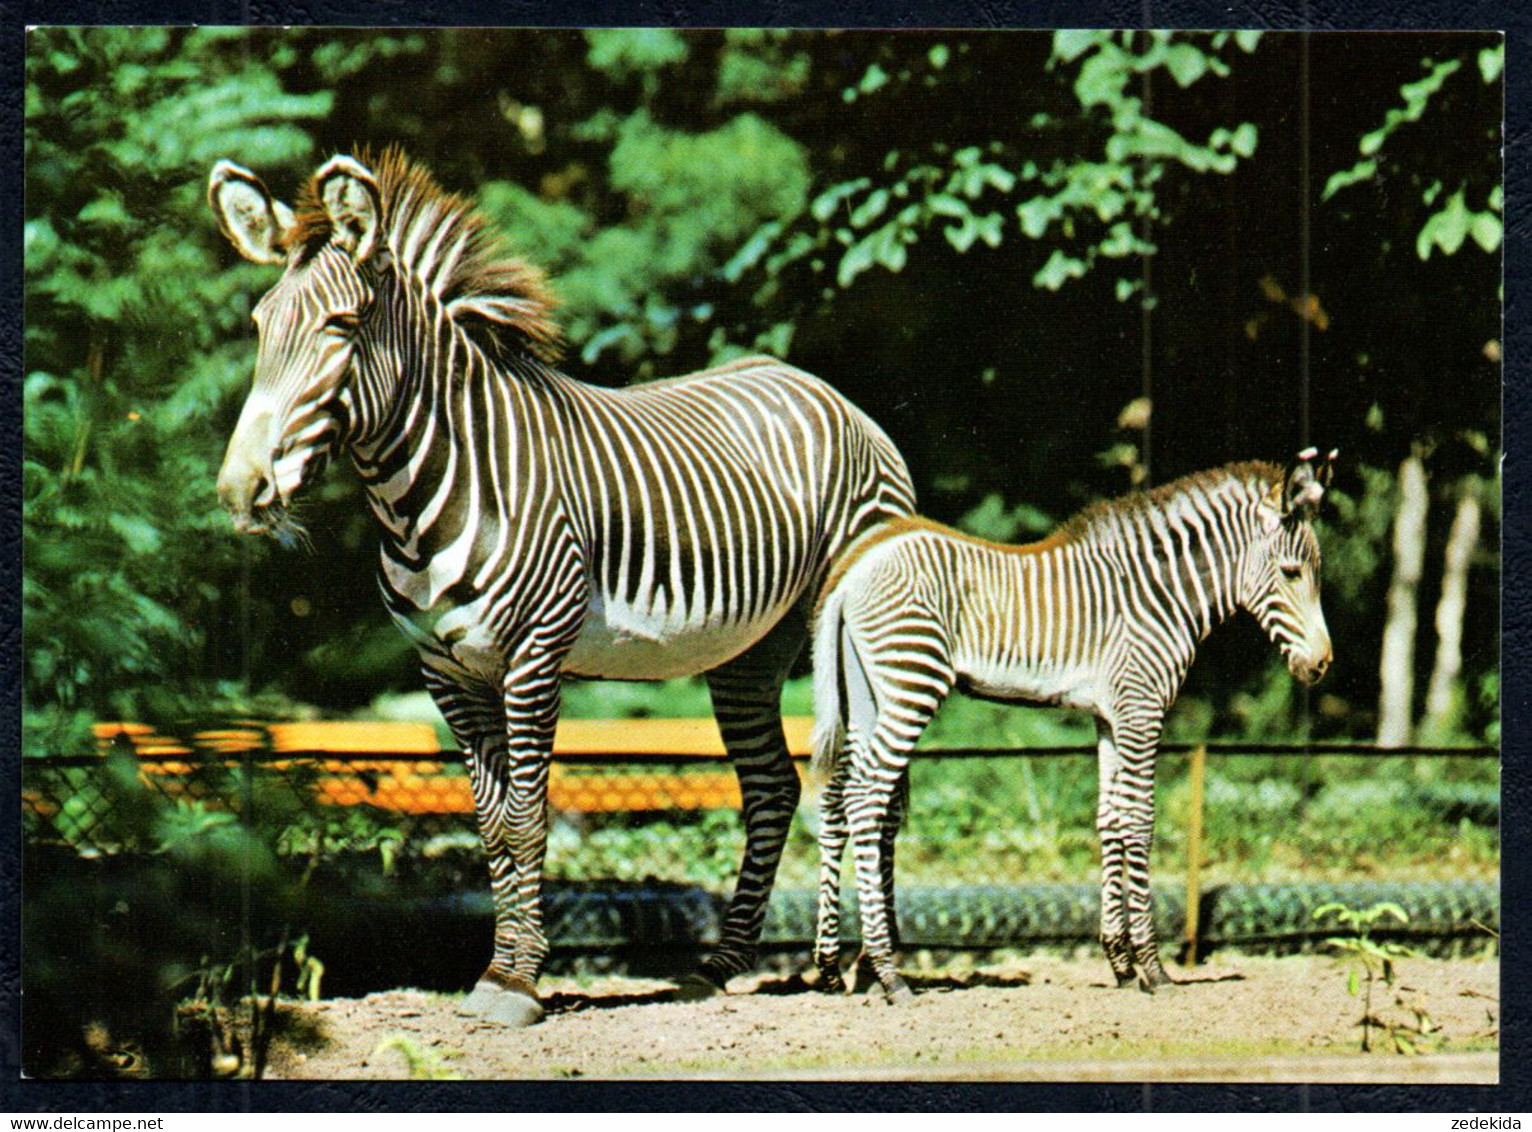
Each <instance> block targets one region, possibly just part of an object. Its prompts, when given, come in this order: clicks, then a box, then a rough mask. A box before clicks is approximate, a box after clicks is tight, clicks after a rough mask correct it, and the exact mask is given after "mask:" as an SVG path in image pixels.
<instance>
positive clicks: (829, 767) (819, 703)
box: [812, 586, 846, 784]
mask: <svg viewBox="0 0 1532 1132" xmlns="http://www.w3.org/2000/svg"><path fill="white" fill-rule="evenodd" d="M845 606H846V589H845V587H844V586H836V587H835V588H834V589H832V590H831V591H830V592H829V593H828V594H826V595H825V598H824V600H823V601H822V602H820V605H819V611H818V614H817V615H816V616H815V619H814V737H813V749H814V762H813V767H812V773H813V776H814V778H815V780H817V781H818V782H820V783H821V784H822V783H824V782H827V781H829V778H830V774H831V773H832V772H833V771H834V770H835V764H836V763H837V762H838V761H839V760H840V754H841V748H842V747H843V746H844V745H845V742H846V705H845V704H843V703H842V702H841V688H842V684H843V681H844V676H843V674H842V670H841V664H842V661H843V660H844V658H843V657H842V655H841V636H842V631H843V628H844V621H843V617H844V611H845Z"/></svg>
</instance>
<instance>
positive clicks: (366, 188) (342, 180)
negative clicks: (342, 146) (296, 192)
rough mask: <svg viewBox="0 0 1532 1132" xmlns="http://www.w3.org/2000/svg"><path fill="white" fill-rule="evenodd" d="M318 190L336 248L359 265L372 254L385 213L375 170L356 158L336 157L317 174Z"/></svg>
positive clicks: (316, 186) (327, 162)
mask: <svg viewBox="0 0 1532 1132" xmlns="http://www.w3.org/2000/svg"><path fill="white" fill-rule="evenodd" d="M314 189H315V191H316V192H317V193H318V195H319V200H320V203H321V204H322V205H323V206H324V210H325V215H326V216H328V217H329V219H330V229H331V231H332V232H333V233H334V234H333V235H332V236H331V240H332V241H333V242H334V243H335V245H336V246H337V247H340V248H343V249H344V250H345V251H347V252H350V253H351V258H352V259H354V260H355V261H356V262H357V263H361V262H362V261H363V260H365V259H367V258H368V257H369V256H370V255H372V253H373V251H374V250H376V248H377V246H378V229H379V225H380V223H381V220H382V214H383V205H382V198H381V197H380V196H379V194H378V181H377V178H376V177H374V176H373V175H372V171H371V170H370V169H368V168H367V167H366V166H365V165H363V164H362V163H361V162H360V161H357V160H356V159H355V158H353V157H345V156H339V157H332V158H330V160H329V161H326V162H325V163H324V165H323V166H321V167H320V170H319V172H317V173H315V174H314Z"/></svg>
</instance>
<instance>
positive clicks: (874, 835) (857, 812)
mask: <svg viewBox="0 0 1532 1132" xmlns="http://www.w3.org/2000/svg"><path fill="white" fill-rule="evenodd" d="M892 758H893V757H892V756H886V757H885V758H883V759H880V760H878V763H879V765H877V766H865V765H863V766H857V767H853V769H852V775H851V781H850V782H849V783H848V784H847V786H846V817H847V822H848V824H849V826H850V829H851V847H852V852H853V853H854V854H855V857H856V890H857V900H858V902H859V904H860V906H861V914H862V955H861V958H860V959H859V960H858V961H857V964H858V975H859V976H863V975H865V974H871V975H872V976H873V977H874V978H876V979H877V981H878V985H880V986H881V987H882V988H883V993H884V994H885V995H886V996H887V997H888V1000H889V1001H890V1002H894V1003H903V1002H908V1001H910V1000H912V999H913V998H914V997H915V994H914V992H913V991H912V990H910V988H909V984H907V983H906V982H905V981H904V979H903V978H902V977H901V976H900V974H899V971H898V969H897V968H896V967H895V966H894V951H893V946H892V940H891V937H890V934H889V918H888V911H889V910H888V906H887V904H886V902H885V901H884V892H883V881H884V874H883V864H882V861H883V843H884V837H885V827H886V826H887V825H888V823H889V820H890V817H891V814H890V803H891V800H892V797H893V795H894V794H895V793H896V792H897V790H898V778H899V776H900V775H901V774H902V769H903V768H900V767H897V766H893V765H890V763H891V762H892ZM858 981H859V982H860V978H859V980H858Z"/></svg>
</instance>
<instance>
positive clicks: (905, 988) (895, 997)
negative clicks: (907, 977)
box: [883, 979, 915, 1006]
mask: <svg viewBox="0 0 1532 1132" xmlns="http://www.w3.org/2000/svg"><path fill="white" fill-rule="evenodd" d="M883 993H884V994H885V995H886V996H887V997H888V1004H889V1005H890V1006H908V1005H910V1003H912V1002H914V1001H915V992H914V991H912V990H911V989H910V985H909V984H908V983H906V982H905V981H904V980H903V979H900V980H899V981H898V982H896V983H894V984H893V985H892V986H888V987H884V988H883Z"/></svg>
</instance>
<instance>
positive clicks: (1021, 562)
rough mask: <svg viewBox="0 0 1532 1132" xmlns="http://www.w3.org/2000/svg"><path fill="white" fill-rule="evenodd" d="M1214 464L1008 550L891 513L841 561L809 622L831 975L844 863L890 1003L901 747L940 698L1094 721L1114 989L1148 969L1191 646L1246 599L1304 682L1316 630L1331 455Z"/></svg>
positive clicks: (1324, 656) (1157, 967)
mask: <svg viewBox="0 0 1532 1132" xmlns="http://www.w3.org/2000/svg"><path fill="white" fill-rule="evenodd" d="M1316 455H1317V454H1316V452H1315V451H1314V450H1313V449H1307V450H1305V451H1303V452H1301V453H1299V455H1298V459H1297V460H1296V461H1295V462H1294V463H1293V464H1292V465H1291V466H1290V467H1289V468H1288V469H1286V470H1285V471H1284V469H1282V468H1280V467H1277V466H1275V465H1272V464H1265V463H1241V464H1230V465H1228V466H1227V467H1224V468H1219V469H1217V470H1214V471H1208V472H1202V473H1199V474H1196V475H1192V476H1187V477H1186V478H1184V479H1180V480H1176V481H1175V482H1173V483H1169V484H1166V485H1165V486H1163V487H1160V488H1157V489H1155V490H1153V491H1150V492H1142V493H1137V494H1134V495H1130V496H1127V497H1124V498H1122V499H1118V500H1115V501H1111V502H1106V503H1100V504H1096V505H1094V506H1092V507H1089V508H1087V509H1086V510H1085V511H1083V512H1081V513H1080V514H1079V515H1077V516H1076V517H1075V518H1073V519H1071V520H1069V521H1068V522H1067V523H1065V524H1064V525H1063V526H1061V527H1060V528H1059V529H1058V530H1057V531H1055V532H1054V533H1053V534H1052V535H1050V536H1049V537H1048V538H1045V539H1043V540H1042V541H1041V542H1037V543H1032V544H1030V545H1026V546H1004V545H1000V544H998V543H992V542H986V541H984V540H981V539H977V538H973V537H970V536H968V535H965V534H962V533H960V532H958V531H954V530H951V529H949V528H946V527H942V526H939V525H938V524H936V523H932V522H929V521H927V520H924V519H919V518H900V519H894V520H891V521H889V522H888V523H885V524H884V525H883V526H881V527H880V528H878V529H877V530H875V531H873V532H871V533H870V534H868V535H866V536H864V537H863V538H862V539H861V540H859V541H858V542H857V543H855V544H854V545H853V546H852V547H851V549H850V550H849V551H847V553H846V555H845V557H844V558H843V559H842V560H841V561H840V562H839V563H838V564H837V566H836V569H835V573H834V574H832V576H831V579H830V581H829V582H828V584H827V586H826V590H825V594H824V596H823V597H822V599H821V603H820V608H819V610H818V613H817V618H816V622H815V632H814V715H815V720H816V728H815V737H814V758H815V767H816V771H817V772H818V775H819V777H820V778H821V780H822V781H824V783H825V785H824V789H823V794H822V798H821V816H820V855H821V856H820V860H821V871H820V886H819V924H818V931H817V934H816V942H815V950H814V957H815V963H816V965H817V966H818V967H819V969H820V971H821V973H822V976H823V979H822V984H821V985H823V986H824V987H825V988H826V989H831V990H839V989H844V983H843V980H842V977H841V973H840V966H839V954H838V952H839V929H840V924H839V918H840V867H841V857H842V855H843V852H844V850H845V845H846V841H847V839H848V838H849V839H850V840H851V842H852V851H853V856H854V859H855V862H856V881H857V897H858V901H859V903H860V906H861V916H862V946H863V954H862V963H863V964H865V966H866V967H870V969H871V973H872V974H873V975H875V976H876V978H877V979H878V981H879V983H881V984H882V987H883V990H884V992H885V993H886V994H887V995H888V997H889V998H890V999H891V1000H894V1001H899V1000H903V999H908V998H909V997H910V996H911V991H910V989H909V987H908V986H907V985H906V984H905V982H904V980H903V979H901V978H900V976H899V974H898V972H897V971H896V970H895V969H894V962H893V950H892V944H891V941H890V929H891V927H893V925H892V923H891V921H892V913H891V911H890V910H889V905H890V903H891V901H892V895H893V877H892V847H893V834H894V830H895V828H896V826H897V823H898V810H899V809H900V808H901V806H902V792H901V786H902V785H903V784H904V783H905V782H906V775H907V773H908V764H909V758H910V752H911V750H912V748H913V747H914V746H915V743H916V741H917V740H918V739H919V738H920V735H921V733H922V732H923V731H924V730H925V728H926V725H927V724H928V723H929V722H930V720H931V717H932V716H933V715H934V714H935V713H936V710H937V708H939V707H940V706H941V704H942V702H943V701H944V700H945V699H946V698H947V696H948V694H950V693H951V692H952V690H953V689H954V688H959V689H962V690H964V691H968V692H971V693H973V694H976V695H979V696H983V697H985V698H990V699H998V700H1007V701H1014V702H1020V703H1033V704H1057V705H1061V706H1063V707H1069V708H1075V709H1077V710H1082V711H1088V712H1090V713H1091V714H1092V715H1094V716H1095V718H1096V734H1097V747H1098V761H1099V767H1098V770H1099V776H1100V793H1099V798H1098V803H1097V810H1096V827H1097V830H1098V833H1099V835H1100V838H1101V943H1102V946H1103V947H1104V948H1105V950H1106V956H1107V959H1108V961H1109V962H1110V963H1111V966H1112V972H1113V974H1114V975H1115V976H1116V978H1117V982H1118V985H1119V986H1121V985H1125V984H1128V983H1130V982H1132V981H1133V979H1134V975H1135V971H1136V973H1137V977H1138V980H1139V983H1140V985H1141V986H1142V987H1144V988H1145V989H1146V990H1153V989H1154V988H1155V987H1157V986H1159V985H1162V984H1164V983H1167V982H1169V981H1170V979H1169V977H1168V976H1167V975H1166V973H1165V969H1164V967H1163V966H1162V965H1161V962H1160V956H1159V947H1158V943H1157V941H1156V939H1155V935H1154V923H1153V918H1152V908H1151V899H1150V889H1149V850H1150V844H1151V841H1152V839H1153V833H1154V756H1155V750H1156V747H1157V746H1158V743H1159V739H1160V732H1161V728H1162V725H1163V722H1164V718H1165V713H1166V712H1167V711H1168V710H1169V708H1170V706H1171V704H1172V703H1173V702H1174V701H1175V698H1176V694H1177V692H1178V690H1179V689H1180V686H1181V682H1182V680H1183V679H1184V678H1185V676H1186V673H1187V670H1188V669H1189V668H1190V667H1191V663H1192V659H1193V656H1194V654H1195V653H1196V648H1197V643H1198V642H1199V641H1201V640H1202V639H1203V638H1205V637H1206V636H1207V635H1208V633H1210V632H1211V631H1212V630H1213V629H1214V628H1215V627H1216V626H1217V625H1218V624H1220V623H1221V622H1223V621H1224V620H1226V619H1228V618H1229V617H1230V616H1232V615H1233V614H1234V613H1235V612H1236V611H1237V610H1240V609H1244V610H1246V611H1248V612H1250V613H1252V614H1254V615H1255V617H1256V619H1257V620H1258V621H1259V622H1260V624H1261V627H1262V628H1263V629H1265V631H1266V633H1267V635H1268V636H1269V637H1270V638H1271V640H1272V641H1273V643H1275V644H1276V645H1277V647H1278V648H1279V649H1280V650H1281V651H1282V653H1283V655H1284V656H1285V657H1286V659H1287V665H1288V669H1289V671H1290V672H1291V673H1292V674H1293V676H1294V677H1296V678H1297V679H1298V680H1301V681H1302V682H1304V683H1305V684H1312V683H1314V682H1315V681H1317V680H1318V679H1319V678H1320V677H1321V676H1323V675H1324V672H1325V669H1326V668H1328V667H1329V664H1330V659H1331V651H1330V635H1329V631H1328V630H1327V628H1326V627H1325V619H1324V612H1323V610H1322V609H1321V607H1320V600H1319V589H1320V580H1319V570H1320V554H1319V544H1318V541H1317V540H1316V538H1315V535H1314V529H1313V525H1312V519H1313V517H1314V515H1315V513H1316V512H1317V510H1318V507H1319V503H1320V501H1321V499H1322V498H1323V495H1324V491H1325V488H1326V486H1327V485H1328V483H1329V479H1330V475H1331V469H1332V461H1333V459H1334V457H1335V453H1333V452H1332V453H1330V456H1329V457H1328V458H1327V459H1326V460H1325V461H1324V462H1323V463H1321V464H1319V465H1318V466H1317V467H1316V464H1315V457H1316Z"/></svg>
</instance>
